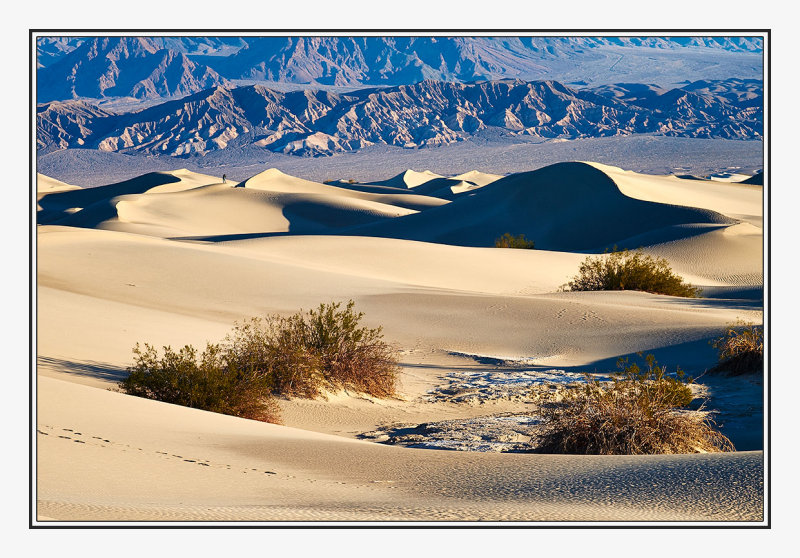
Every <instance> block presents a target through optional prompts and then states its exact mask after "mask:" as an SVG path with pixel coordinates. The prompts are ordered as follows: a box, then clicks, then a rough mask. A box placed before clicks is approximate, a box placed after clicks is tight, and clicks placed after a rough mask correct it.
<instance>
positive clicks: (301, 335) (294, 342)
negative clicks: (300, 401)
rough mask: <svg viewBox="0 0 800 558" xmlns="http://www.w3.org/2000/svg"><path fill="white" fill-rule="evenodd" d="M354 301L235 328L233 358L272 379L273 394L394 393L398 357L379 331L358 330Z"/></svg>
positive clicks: (358, 316) (230, 342) (358, 315)
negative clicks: (325, 390) (339, 391)
mask: <svg viewBox="0 0 800 558" xmlns="http://www.w3.org/2000/svg"><path fill="white" fill-rule="evenodd" d="M353 308H354V303H353V301H352V300H351V301H350V302H348V304H347V306H346V307H344V308H342V307H341V304H340V303H332V304H320V306H319V308H317V309H316V310H310V311H308V312H307V313H305V314H302V313H298V314H295V315H293V316H291V317H289V318H281V317H278V316H272V317H269V318H267V319H265V320H262V319H258V318H255V319H252V320H250V321H249V322H246V323H244V324H241V325H237V326H236V328H234V330H233V332H232V333H231V334H230V335H229V336H228V338H227V342H228V346H229V350H230V352H231V353H232V355H233V358H234V359H236V360H237V361H241V362H242V363H246V365H247V366H253V367H255V368H258V369H259V370H261V371H262V372H263V373H264V374H266V375H268V376H269V377H270V378H271V381H272V383H273V386H274V387H273V389H274V391H275V393H279V394H282V395H297V396H302V397H315V396H317V395H319V393H320V391H321V390H324V389H332V390H337V389H351V390H353V391H357V392H361V393H366V394H368V395H373V396H375V397H388V396H391V395H393V394H394V392H395V383H396V375H397V354H396V352H395V350H394V348H393V347H392V346H391V345H389V344H388V343H386V342H385V341H384V340H383V333H382V329H381V328H380V327H378V328H367V327H363V326H360V325H359V324H360V322H361V319H362V318H363V315H364V314H363V313H361V312H356V311H355V310H354V309H353Z"/></svg>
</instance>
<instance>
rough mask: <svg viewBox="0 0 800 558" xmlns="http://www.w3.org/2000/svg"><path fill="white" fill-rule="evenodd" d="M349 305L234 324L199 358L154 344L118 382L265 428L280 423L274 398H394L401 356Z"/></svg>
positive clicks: (188, 350) (135, 391) (137, 351)
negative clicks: (329, 394)
mask: <svg viewBox="0 0 800 558" xmlns="http://www.w3.org/2000/svg"><path fill="white" fill-rule="evenodd" d="M353 306H354V303H353V301H352V300H351V301H350V302H349V303H348V304H347V306H346V307H345V308H343V309H342V308H341V304H340V303H332V304H320V306H319V308H318V309H317V310H311V311H309V312H307V313H306V314H303V313H297V314H294V315H293V316H290V317H288V318H284V317H280V316H271V317H268V318H265V319H261V318H252V319H251V320H249V321H247V322H244V323H242V324H237V325H236V326H235V327H234V329H233V331H232V332H231V333H229V334H228V336H227V337H226V338H225V341H224V342H223V344H221V345H212V344H208V345H207V347H206V349H205V351H203V353H202V354H201V355H200V356H199V359H198V355H197V351H196V350H195V349H194V347H192V346H190V345H187V346H185V347H183V348H182V349H181V350H180V351H178V352H175V351H173V350H172V349H171V348H170V347H164V355H163V356H162V357H159V355H158V352H157V351H156V349H155V348H153V347H152V346H151V345H148V344H145V345H144V348H143V349H142V348H141V347H140V346H139V345H138V344H137V345H136V347H134V349H133V354H134V357H135V358H134V361H135V362H134V365H133V366H132V367H130V368H129V369H128V372H129V375H128V377H127V378H126V379H125V380H123V381H122V382H120V383H119V387H120V389H121V390H122V391H123V392H125V393H127V394H129V395H136V396H139V397H146V398H149V399H157V400H159V401H164V402H166V403H174V404H176V405H184V406H186V407H194V408H197V409H204V410H207V411H214V412H217V413H224V414H228V415H235V416H239V417H244V418H250V419H255V420H261V421H265V422H276V423H277V422H279V416H280V412H279V408H278V404H277V402H276V400H275V398H274V397H273V396H274V395H283V396H298V397H316V396H318V395H319V394H320V393H321V392H322V391H323V390H326V389H334V390H335V389H343V388H344V389H351V390H354V391H358V392H361V393H366V394H369V395H374V396H376V397H388V396H391V395H393V394H394V393H395V384H396V381H397V372H398V370H399V369H398V366H397V353H396V351H395V349H394V348H392V347H391V346H390V345H389V344H388V343H386V342H385V341H384V340H383V333H382V330H381V328H374V329H370V328H366V327H361V326H360V325H359V323H360V321H361V319H362V317H363V314H362V313H360V312H359V313H356V312H355V311H354V310H353Z"/></svg>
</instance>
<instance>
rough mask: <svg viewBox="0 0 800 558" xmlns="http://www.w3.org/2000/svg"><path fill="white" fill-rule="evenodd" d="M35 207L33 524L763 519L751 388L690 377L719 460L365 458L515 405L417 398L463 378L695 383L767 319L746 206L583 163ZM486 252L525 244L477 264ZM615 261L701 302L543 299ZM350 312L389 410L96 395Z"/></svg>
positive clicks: (176, 188)
mask: <svg viewBox="0 0 800 558" xmlns="http://www.w3.org/2000/svg"><path fill="white" fill-rule="evenodd" d="M37 186H38V196H37V197H38V207H37V210H38V222H39V225H38V226H37V234H36V269H37V291H36V300H35V302H36V315H35V317H36V355H37V376H36V382H35V395H36V428H37V436H36V448H35V449H36V454H35V457H36V476H35V481H36V485H35V488H36V496H37V509H36V513H37V517H38V520H39V521H42V522H47V521H59V522H63V521H69V522H72V521H112V522H123V521H359V522H361V521H363V522H372V521H379V522H385V521H458V522H462V521H609V522H616V521H625V522H638V521H681V522H694V521H702V522H717V521H725V522H760V521H762V520H763V519H764V509H763V492H764V463H763V458H764V455H763V442H764V436H763V417H764V408H763V392H764V386H763V382H762V381H760V380H759V379H753V378H735V379H732V378H725V377H719V376H716V377H703V378H700V379H699V380H698V381H699V382H700V383H702V384H704V385H705V390H706V392H707V394H708V397H709V400H708V404H707V405H708V407H709V408H711V409H715V410H719V411H720V415H719V422H720V423H721V425H722V429H723V432H724V433H725V434H727V435H728V436H729V437H730V438H731V439H732V440H733V441H734V443H735V444H736V446H737V449H738V450H739V451H736V452H732V453H723V454H693V455H661V456H630V457H627V456H566V455H542V454H523V453H501V452H496V451H488V452H481V451H441V450H434V449H416V448H407V447H400V446H391V445H386V444H381V443H376V442H375V441H374V440H371V439H369V438H364V437H363V435H364V434H365V433H368V432H375V431H384V430H386V429H387V428H389V427H390V426H391V425H393V424H394V425H397V424H405V425H415V424H419V423H424V422H431V421H442V420H455V419H470V418H474V417H482V416H487V415H495V414H501V413H524V412H530V411H531V410H532V409H533V404H532V403H531V402H530V401H527V400H525V399H524V398H519V397H505V396H496V397H482V396H475V397H473V398H471V399H470V398H466V399H461V400H458V399H456V398H447V397H432V395H431V393H439V394H441V393H443V392H442V388H443V386H444V387H447V386H451V385H453V383H454V382H455V383H457V382H460V381H462V380H464V378H483V379H485V378H500V377H503V378H507V379H508V378H512V379H513V378H514V377H522V376H523V375H524V377H526V378H531V381H532V382H534V381H535V379H536V377H537V374H538V375H547V374H549V375H550V376H552V375H553V374H555V375H559V374H567V375H568V374H577V373H580V372H608V371H610V370H613V369H614V368H615V363H616V361H617V359H618V358H619V357H621V356H630V355H635V354H636V353H637V352H640V351H644V352H646V353H652V354H654V355H655V356H656V358H657V359H658V361H659V362H661V363H663V364H666V365H667V366H668V367H669V368H670V369H674V368H675V367H676V366H680V367H681V368H683V369H684V370H686V371H687V372H689V373H691V374H699V373H702V372H703V371H704V370H705V369H707V368H709V367H710V366H712V365H713V364H714V363H715V359H716V354H715V351H714V349H713V348H712V347H711V346H710V344H709V341H710V340H712V339H714V338H716V337H718V336H719V335H720V334H721V333H722V331H723V329H724V328H725V326H726V325H727V324H729V323H732V322H734V321H735V320H737V319H744V320H749V321H752V322H756V323H761V322H762V319H763V312H762V310H763V300H764V299H763V294H762V288H763V268H764V263H763V258H764V254H763V232H762V231H763V228H764V223H763V192H762V187H761V186H757V185H746V184H738V183H734V182H730V181H719V180H714V181H712V180H688V179H680V178H676V177H673V176H653V175H644V174H637V173H633V172H628V171H623V170H621V169H619V168H615V167H610V166H606V165H599V164H593V163H561V164H556V165H552V166H548V167H545V168H542V169H539V170H535V171H531V172H525V173H516V174H512V175H509V176H506V177H501V176H499V175H492V174H486V173H482V172H477V171H472V172H466V173H464V174H462V175H458V176H455V177H442V176H438V175H435V174H433V173H429V172H415V171H407V172H405V173H402V174H401V175H398V176H396V177H394V178H391V179H388V180H384V181H381V182H374V183H372V184H358V183H356V184H350V183H347V182H336V183H330V184H320V183H316V182H310V181H307V180H302V179H298V178H294V177H291V176H288V175H286V174H283V173H281V172H280V171H278V170H275V169H270V170H266V171H264V172H261V173H259V174H257V175H255V176H253V177H251V178H248V179H247V180H245V181H242V182H240V183H232V182H230V181H228V182H226V183H223V182H222V179H221V178H219V177H215V176H208V175H202V174H198V173H194V172H189V171H186V170H178V171H172V172H157V173H150V174H147V175H143V176H140V177H138V178H135V179H132V180H128V181H125V182H121V183H117V184H111V185H108V186H101V187H96V188H81V187H80V186H79V185H68V184H64V183H62V182H59V181H56V180H53V179H51V178H48V177H45V176H43V175H40V176H39V179H38V185H37ZM505 232H510V233H513V234H519V233H524V234H525V235H526V236H527V237H528V238H530V239H533V240H535V242H536V248H537V249H536V250H513V249H498V248H494V247H493V241H494V239H495V238H497V237H499V236H500V235H501V234H503V233H505ZM614 245H617V246H619V247H629V248H636V247H640V246H641V247H644V249H645V251H646V252H647V253H649V254H653V255H656V256H662V257H665V258H667V259H668V261H669V262H670V264H671V265H672V268H673V269H674V270H675V271H676V272H677V273H679V274H680V275H682V276H683V277H684V279H686V280H687V281H689V282H691V283H692V284H694V285H697V286H700V287H702V288H703V289H704V291H703V297H701V298H697V299H683V298H675V297H668V296H660V295H653V294H647V293H641V292H629V291H620V292H563V291H560V290H559V288H560V287H561V286H562V285H564V284H565V283H566V282H567V281H568V280H569V279H570V278H571V277H572V276H573V275H575V274H576V273H577V270H578V267H579V265H580V263H581V262H582V261H583V260H584V258H585V257H586V255H587V254H592V253H601V252H602V251H603V250H604V249H605V248H609V247H611V246H614ZM349 299H352V300H354V301H355V303H356V309H357V310H360V311H363V312H364V313H365V322H366V324H367V325H369V326H379V325H380V326H382V327H383V328H384V329H383V331H384V335H385V338H386V339H387V340H389V341H390V342H392V343H394V344H396V345H397V347H398V348H399V349H400V352H401V366H402V374H401V377H400V395H399V397H398V398H394V399H387V400H378V399H374V398H369V397H364V396H360V395H358V394H351V393H336V394H330V396H329V397H328V398H327V399H319V400H313V401H312V400H304V399H292V400H281V408H282V416H283V423H284V424H283V425H273V424H266V423H260V422H256V421H250V420H245V419H240V418H235V417H230V416H224V415H218V414H214V413H208V412H205V411H200V410H196V409H189V408H184V407H178V406H174V405H169V404H165V403H161V402H157V401H151V400H146V399H141V398H135V397H131V396H127V395H124V394H121V393H119V392H115V391H113V388H115V386H116V383H117V382H118V381H119V380H120V379H121V378H122V377H124V375H125V370H126V367H127V366H130V365H131V364H132V353H131V349H132V347H133V346H134V344H135V343H137V342H149V343H151V344H153V345H156V346H162V345H171V346H172V347H181V346H183V345H185V344H193V345H194V346H196V347H202V346H204V344H205V342H206V341H211V342H216V341H219V340H221V339H222V338H223V337H224V336H225V334H226V333H227V332H228V331H230V329H231V327H232V326H233V324H234V323H235V322H236V321H240V320H243V319H246V318H249V317H251V316H263V315H269V314H275V313H278V314H283V315H288V314H291V313H294V312H296V311H298V310H300V309H310V308H314V307H316V306H317V305H319V304H320V303H322V302H331V301H347V300H349ZM553 370H555V371H556V372H552V371H553ZM548 371H550V372H548ZM489 383H491V381H489ZM437 390H438V391H437ZM478 391H479V390H478ZM506 395H507V394H506Z"/></svg>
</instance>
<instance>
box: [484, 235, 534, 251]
mask: <svg viewBox="0 0 800 558" xmlns="http://www.w3.org/2000/svg"><path fill="white" fill-rule="evenodd" d="M494 247H495V248H521V249H524V250H533V249H534V248H535V246H534V242H533V240H528V239H527V238H525V235H524V234H519V235H517V236H513V235H512V234H511V233H505V234H504V235H503V236H501V237H500V238H497V239H495V241H494Z"/></svg>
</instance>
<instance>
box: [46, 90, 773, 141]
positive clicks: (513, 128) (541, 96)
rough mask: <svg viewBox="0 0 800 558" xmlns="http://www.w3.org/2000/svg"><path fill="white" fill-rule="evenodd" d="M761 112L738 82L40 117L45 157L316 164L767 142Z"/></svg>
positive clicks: (292, 95)
mask: <svg viewBox="0 0 800 558" xmlns="http://www.w3.org/2000/svg"><path fill="white" fill-rule="evenodd" d="M762 107H763V86H762V85H761V82H760V81H759V80H741V79H731V80H717V81H709V80H705V81H698V82H694V83H691V84H687V85H686V86H684V87H681V88H672V89H664V88H660V87H658V86H655V85H647V84H614V85H611V86H601V87H597V88H582V89H575V88H571V87H568V86H566V85H564V84H562V83H559V82H557V81H552V80H547V81H523V80H508V79H505V80H492V81H483V82H475V83H458V82H443V81H434V80H425V81H422V82H419V83H415V84H411V85H399V86H395V87H378V88H363V89H359V90H355V91H351V92H343V93H337V92H333V91H326V90H314V89H305V90H299V91H289V92H285V91H277V90H274V89H270V88H267V87H264V86H263V85H251V86H243V87H229V86H224V85H218V86H215V87H211V88H209V89H205V90H203V91H200V92H198V93H195V94H192V95H188V96H186V97H183V98H181V99H177V100H171V101H166V102H163V103H159V104H156V105H154V106H150V107H148V108H145V109H143V110H139V111H136V112H130V113H124V114H115V113H113V112H111V111H108V110H105V109H103V108H101V107H98V106H96V105H93V104H91V103H88V102H85V101H79V100H72V101H54V102H50V103H42V104H40V105H38V106H37V146H38V148H39V150H40V152H48V151H52V150H55V149H64V148H70V147H82V148H93V149H99V150H102V151H113V152H122V153H144V154H166V155H172V156H188V155H191V154H200V155H202V154H205V153H208V152H210V151H216V150H220V149H226V148H230V147H237V146H238V147H241V146H255V147H260V148H263V149H267V150H269V151H274V152H282V153H288V154H296V155H311V156H316V155H330V154H333V153H337V152H343V151H352V150H357V149H360V148H363V147H366V146H369V145H373V144H388V145H395V146H401V147H407V148H414V147H426V146H433V145H442V144H448V143H453V142H457V141H462V140H465V139H469V138H474V137H480V136H481V135H482V134H483V135H485V134H487V133H488V134H494V135H497V134H499V135H500V136H507V137H519V136H531V137H537V138H565V139H574V138H584V137H604V136H620V135H630V134H641V133H650V134H661V135H667V136H680V137H700V138H725V139H758V138H761V136H762V133H763V108H762Z"/></svg>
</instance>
